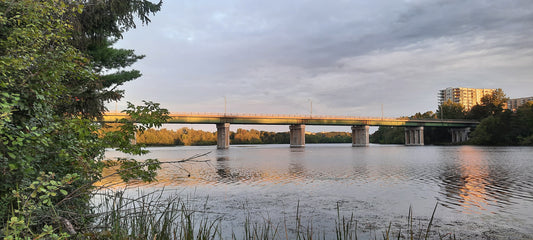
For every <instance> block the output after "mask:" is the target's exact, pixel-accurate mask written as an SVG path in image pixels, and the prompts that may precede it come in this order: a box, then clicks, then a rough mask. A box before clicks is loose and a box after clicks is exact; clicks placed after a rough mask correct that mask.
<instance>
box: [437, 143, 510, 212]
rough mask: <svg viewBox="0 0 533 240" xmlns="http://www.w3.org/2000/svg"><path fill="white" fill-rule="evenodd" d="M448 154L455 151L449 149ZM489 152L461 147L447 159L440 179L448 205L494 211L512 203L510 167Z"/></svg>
mask: <svg viewBox="0 0 533 240" xmlns="http://www.w3.org/2000/svg"><path fill="white" fill-rule="evenodd" d="M448 154H451V152H450V151H448ZM486 154H488V153H487V152H486V151H481V150H480V149H478V148H475V147H469V146H465V147H461V148H458V150H457V151H456V152H455V153H454V154H453V155H452V156H451V157H453V158H454V159H453V160H452V161H447V162H446V163H447V165H446V166H445V168H444V169H443V170H444V171H442V173H441V176H440V179H441V181H442V183H441V189H442V191H441V193H442V195H444V196H445V199H442V200H441V201H442V203H443V205H444V206H447V207H450V208H454V207H453V206H451V205H455V206H458V207H460V209H461V211H462V212H464V213H468V214H472V213H476V214H477V213H480V212H486V211H491V212H492V209H489V208H491V207H498V208H502V207H503V206H504V205H506V204H509V203H510V200H509V198H510V197H511V196H512V191H511V190H510V186H511V185H512V184H513V181H512V178H511V177H510V176H509V172H508V170H506V169H505V168H504V167H502V165H501V163H498V162H494V161H493V160H492V159H493V158H490V157H488V156H486Z"/></svg>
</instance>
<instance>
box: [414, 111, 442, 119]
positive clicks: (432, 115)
mask: <svg viewBox="0 0 533 240" xmlns="http://www.w3.org/2000/svg"><path fill="white" fill-rule="evenodd" d="M436 118H437V115H435V113H433V112H432V111H427V112H425V113H419V112H418V113H416V114H415V115H413V116H411V117H410V118H409V119H436Z"/></svg>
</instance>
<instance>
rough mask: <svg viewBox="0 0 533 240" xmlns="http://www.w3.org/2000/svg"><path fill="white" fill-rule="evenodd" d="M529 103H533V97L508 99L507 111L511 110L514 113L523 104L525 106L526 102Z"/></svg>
mask: <svg viewBox="0 0 533 240" xmlns="http://www.w3.org/2000/svg"><path fill="white" fill-rule="evenodd" d="M530 101H533V97H525V98H513V99H509V101H507V106H508V108H509V109H511V110H513V111H516V109H517V108H518V107H520V106H522V105H524V104H526V103H527V102H530Z"/></svg>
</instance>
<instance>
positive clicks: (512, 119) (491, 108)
mask: <svg viewBox="0 0 533 240" xmlns="http://www.w3.org/2000/svg"><path fill="white" fill-rule="evenodd" d="M508 100H509V99H508V98H507V97H506V96H505V93H504V92H503V91H502V90H501V89H497V90H496V91H494V92H493V93H492V94H488V95H486V96H484V97H483V98H482V99H481V104H478V105H475V106H474V107H472V109H470V110H469V111H466V110H465V109H464V107H463V105H461V104H459V103H454V102H452V101H450V100H448V101H447V102H444V103H443V104H441V105H440V106H439V107H438V109H437V111H436V112H435V113H433V112H432V111H428V112H425V113H416V114H415V115H413V116H411V117H405V118H408V119H472V120H478V121H480V124H479V125H478V126H477V127H476V128H474V129H472V130H473V131H472V132H471V133H470V140H469V142H468V143H469V144H475V145H507V146H509V145H529V146H533V102H529V103H526V104H524V105H522V106H521V107H519V108H518V109H517V110H516V112H513V111H511V110H509V109H505V104H506V103H507V101H508ZM424 132H425V134H424V142H425V143H426V144H445V143H450V140H451V134H450V132H449V131H448V129H446V128H438V127H425V128H424ZM404 141H405V139H404V128H400V127H379V129H378V131H376V132H375V133H374V134H372V135H371V136H370V142H372V143H381V144H403V143H404Z"/></svg>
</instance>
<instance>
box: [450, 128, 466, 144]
mask: <svg viewBox="0 0 533 240" xmlns="http://www.w3.org/2000/svg"><path fill="white" fill-rule="evenodd" d="M450 132H451V134H452V143H462V142H466V141H468V133H469V132H470V128H452V129H450Z"/></svg>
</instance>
